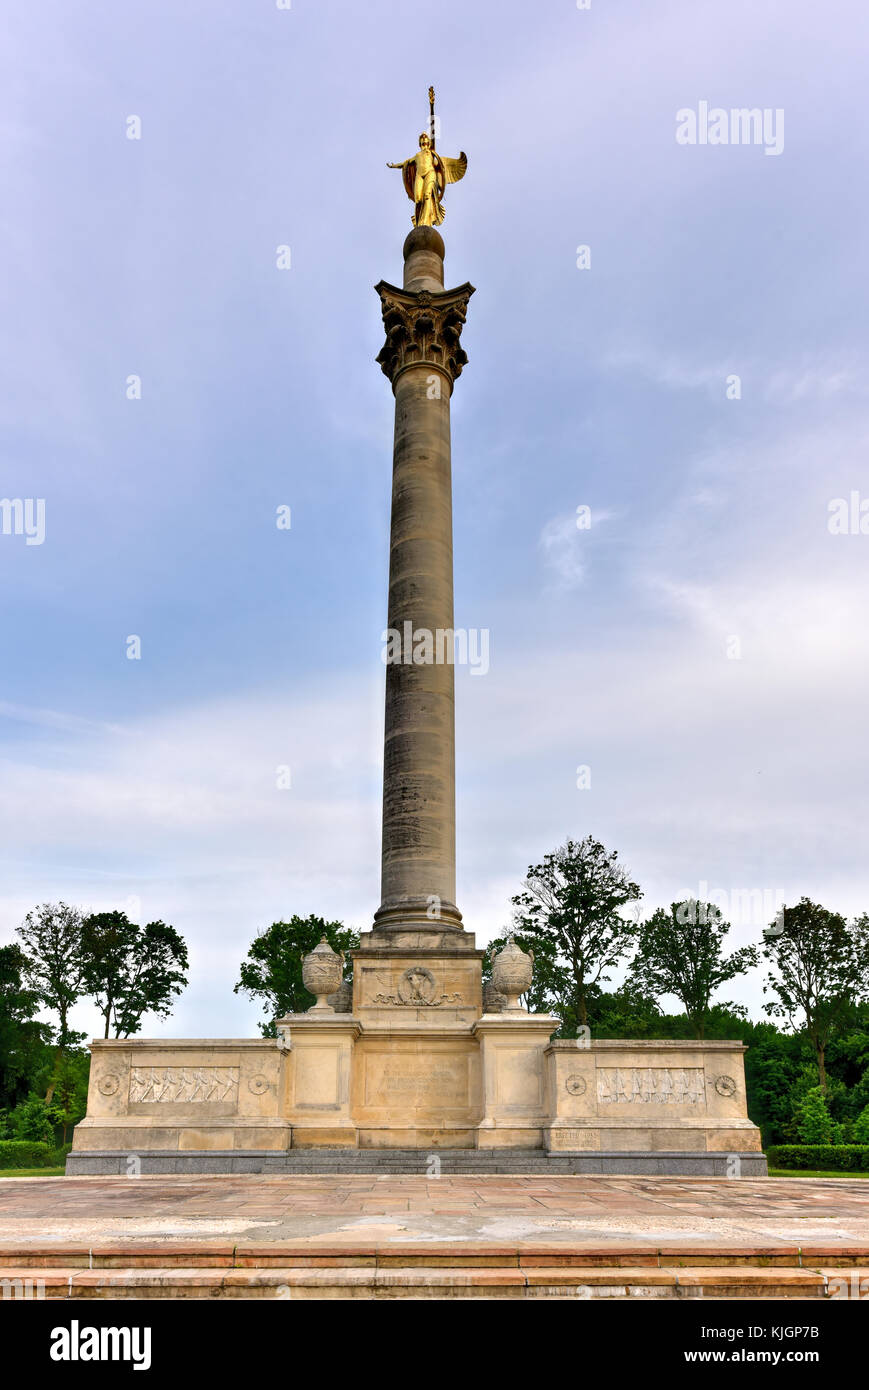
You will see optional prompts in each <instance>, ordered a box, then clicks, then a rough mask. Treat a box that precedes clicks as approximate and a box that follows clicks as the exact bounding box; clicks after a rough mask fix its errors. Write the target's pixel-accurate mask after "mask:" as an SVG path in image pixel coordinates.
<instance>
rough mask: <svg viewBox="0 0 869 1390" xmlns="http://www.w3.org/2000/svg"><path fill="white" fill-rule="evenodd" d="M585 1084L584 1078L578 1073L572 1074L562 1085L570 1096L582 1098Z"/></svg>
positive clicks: (585, 1087)
mask: <svg viewBox="0 0 869 1390" xmlns="http://www.w3.org/2000/svg"><path fill="white" fill-rule="evenodd" d="M587 1084H588V1083H587V1082H586V1079H585V1077H584V1076H580V1075H579V1072H572V1073H571V1075H570V1076H569V1077H568V1078H567V1080H566V1081H565V1083H564V1085H565V1087H566V1088H567V1090H568V1091H569V1092H570V1094H571V1095H572V1096H584V1095H585V1092H586V1089H587Z"/></svg>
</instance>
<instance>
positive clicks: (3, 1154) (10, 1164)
mask: <svg viewBox="0 0 869 1390" xmlns="http://www.w3.org/2000/svg"><path fill="white" fill-rule="evenodd" d="M55 1160H56V1150H55V1148H54V1145H53V1144H44V1143H42V1142H37V1141H36V1140H32V1139H0V1168H51V1167H53V1166H55Z"/></svg>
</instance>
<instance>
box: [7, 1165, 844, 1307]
mask: <svg viewBox="0 0 869 1390" xmlns="http://www.w3.org/2000/svg"><path fill="white" fill-rule="evenodd" d="M867 1274H869V1181H861V1180H858V1179H820V1180H815V1179H779V1178H767V1179H763V1180H760V1181H757V1180H751V1179H742V1180H730V1181H728V1180H723V1179H712V1178H707V1179H702V1178H697V1179H691V1180H685V1179H679V1178H649V1179H630V1178H604V1177H554V1176H550V1177H540V1176H527V1177H505V1176H501V1177H498V1176H494V1175H489V1176H483V1175H476V1176H464V1177H447V1176H444V1177H441V1178H439V1179H432V1178H425V1177H399V1176H389V1177H377V1176H373V1175H371V1176H362V1175H357V1176H353V1177H348V1176H341V1177H338V1176H322V1175H321V1176H308V1177H301V1176H296V1177H262V1176H246V1177H231V1176H222V1177H210V1178H192V1177H174V1178H157V1177H154V1178H147V1177H143V1178H139V1179H135V1180H132V1179H126V1178H75V1179H71V1178H46V1179H32V1178H21V1179H5V1180H3V1179H0V1281H3V1280H8V1281H9V1283H10V1286H12V1287H13V1293H12V1296H14V1288H15V1287H16V1286H20V1288H21V1290H22V1296H25V1294H26V1292H27V1289H28V1287H32V1286H34V1285H35V1284H36V1283H37V1282H38V1283H39V1285H40V1288H41V1289H42V1293H41V1294H40V1295H39V1296H45V1297H46V1298H56V1299H73V1300H77V1299H127V1298H134V1299H145V1298H159V1299H191V1298H195V1299H217V1298H220V1299H243V1298H247V1299H250V1298H257V1299H266V1298H274V1299H288V1298H292V1299H323V1298H342V1299H343V1298H354V1299H357V1298H362V1299H376V1298H389V1299H395V1298H407V1299H455V1298H459V1299H466V1298H485V1299H489V1298H499V1299H500V1298H509V1299H516V1298H519V1299H529V1298H570V1299H576V1298H585V1299H595V1298H601V1297H603V1298H608V1299H612V1298H616V1299H626V1300H630V1299H655V1300H657V1299H669V1300H676V1299H695V1298H727V1299H731V1298H748V1299H758V1298H797V1299H801V1300H802V1299H824V1298H834V1299H838V1298H843V1299H847V1298H849V1297H854V1296H855V1295H854V1292H853V1290H854V1288H855V1287H858V1286H859V1287H861V1288H865V1287H867V1285H866V1284H865V1283H863V1282H862V1281H864V1280H865V1279H866V1277H867Z"/></svg>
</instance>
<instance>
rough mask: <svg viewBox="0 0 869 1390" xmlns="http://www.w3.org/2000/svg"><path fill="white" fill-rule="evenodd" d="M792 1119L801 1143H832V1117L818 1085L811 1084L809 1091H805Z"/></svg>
mask: <svg viewBox="0 0 869 1390" xmlns="http://www.w3.org/2000/svg"><path fill="white" fill-rule="evenodd" d="M794 1119H795V1121H796V1128H797V1133H798V1134H799V1137H800V1142H801V1143H803V1144H832V1143H833V1141H834V1130H835V1126H834V1124H833V1117H832V1115H831V1114H830V1112H829V1110H828V1109H827V1102H826V1100H825V1099H824V1092H823V1091H822V1090H821V1087H820V1086H813V1087H812V1089H811V1090H810V1091H807V1092H806V1094H805V1096H804V1097H803V1100H802V1103H801V1104H800V1106H799V1109H798V1110H797V1112H796V1115H795V1116H794Z"/></svg>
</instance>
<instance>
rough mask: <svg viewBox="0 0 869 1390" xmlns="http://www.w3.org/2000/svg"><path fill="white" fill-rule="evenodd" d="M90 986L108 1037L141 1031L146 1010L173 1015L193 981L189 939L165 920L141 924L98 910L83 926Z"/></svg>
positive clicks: (87, 985)
mask: <svg viewBox="0 0 869 1390" xmlns="http://www.w3.org/2000/svg"><path fill="white" fill-rule="evenodd" d="M82 954H83V957H84V970H83V982H84V989H85V992H86V993H87V994H89V995H90V996H91V997H92V998H93V999H94V1001H95V1002H96V1005H97V1008H98V1009H99V1011H100V1013H101V1014H102V1016H103V1022H104V1026H105V1031H104V1033H103V1036H104V1037H106V1038H107V1037H109V1034H110V1029H111V1028H112V1027H114V1030H115V1037H116V1038H128V1037H130V1036H131V1034H133V1033H138V1032H139V1029H140V1028H141V1026H142V1019H143V1017H144V1016H145V1014H156V1015H157V1017H158V1018H168V1016H169V1014H170V1013H171V1012H172V1007H173V1004H174V1001H175V999H176V998H177V996H178V995H179V994H181V993H182V991H183V990H184V988H185V986H186V984H187V966H188V959H187V947H186V945H185V943H184V938H183V937H182V936H181V935H180V934H179V933H178V932H177V931H176V930H175V928H174V927H170V926H167V925H166V923H165V922H148V923H147V925H146V926H144V927H139V926H137V925H136V924H135V923H134V922H130V921H129V920H128V918H127V915H126V913H124V912H96V913H92V914H91V916H89V917H86V918H85V921H84V923H83V926H82Z"/></svg>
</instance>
